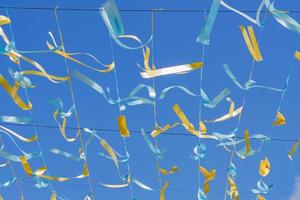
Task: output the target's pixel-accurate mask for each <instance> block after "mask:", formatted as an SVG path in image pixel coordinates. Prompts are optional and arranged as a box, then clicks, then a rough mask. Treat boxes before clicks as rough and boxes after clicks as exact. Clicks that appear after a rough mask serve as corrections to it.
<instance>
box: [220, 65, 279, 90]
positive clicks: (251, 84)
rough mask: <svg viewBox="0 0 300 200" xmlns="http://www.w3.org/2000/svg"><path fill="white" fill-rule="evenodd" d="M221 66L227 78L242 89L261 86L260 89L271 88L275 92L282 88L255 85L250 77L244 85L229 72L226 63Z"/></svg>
mask: <svg viewBox="0 0 300 200" xmlns="http://www.w3.org/2000/svg"><path fill="white" fill-rule="evenodd" d="M223 67H224V70H225V72H226V74H227V75H228V76H229V78H230V79H231V80H232V81H233V82H234V83H235V84H236V85H237V86H238V87H239V88H241V89H242V90H249V89H251V88H262V89H267V90H272V91H275V92H282V89H278V88H273V87H268V86H263V85H257V84H256V82H255V81H254V80H252V79H250V80H248V81H247V82H246V83H245V84H244V85H241V84H240V82H239V81H238V80H237V78H236V77H235V75H234V74H233V73H232V72H231V70H230V68H229V66H228V65H227V64H223Z"/></svg>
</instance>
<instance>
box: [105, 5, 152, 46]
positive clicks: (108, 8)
mask: <svg viewBox="0 0 300 200" xmlns="http://www.w3.org/2000/svg"><path fill="white" fill-rule="evenodd" d="M100 15H101V17H102V19H103V21H104V23H105V25H106V28H107V29H108V31H109V33H110V35H111V36H112V38H113V39H114V41H115V42H116V43H117V44H118V45H119V46H120V47H123V48H125V49H131V50H134V49H141V48H144V47H145V46H146V45H147V44H149V43H150V42H151V40H152V35H151V37H150V39H149V40H148V41H147V42H146V43H145V44H143V43H142V41H141V40H140V39H139V38H138V37H137V36H135V35H127V34H125V30H124V26H123V22H122V18H121V15H120V13H119V10H118V7H117V5H116V3H115V1H114V0H108V1H107V2H106V3H104V4H103V5H102V7H101V8H100ZM122 38H127V39H132V40H134V41H136V42H138V43H139V44H140V45H139V46H136V47H130V46H128V45H125V44H124V43H122V42H121V41H120V39H122Z"/></svg>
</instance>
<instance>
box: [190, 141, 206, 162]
mask: <svg viewBox="0 0 300 200" xmlns="http://www.w3.org/2000/svg"><path fill="white" fill-rule="evenodd" d="M193 152H194V155H192V156H191V158H192V159H193V160H200V161H201V162H204V161H206V159H205V156H206V146H205V145H204V144H202V143H199V144H197V145H196V146H195V147H194V150H193Z"/></svg>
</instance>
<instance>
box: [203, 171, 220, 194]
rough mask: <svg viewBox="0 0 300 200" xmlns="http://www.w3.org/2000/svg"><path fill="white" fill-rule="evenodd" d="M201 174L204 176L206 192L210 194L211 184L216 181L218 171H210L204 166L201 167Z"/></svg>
mask: <svg viewBox="0 0 300 200" xmlns="http://www.w3.org/2000/svg"><path fill="white" fill-rule="evenodd" d="M199 170H200V172H201V173H202V174H203V176H204V178H205V181H204V192H205V194H207V193H209V191H210V187H209V182H210V181H212V180H214V179H215V178H216V170H210V171H208V170H207V169H205V168H204V167H202V166H199Z"/></svg>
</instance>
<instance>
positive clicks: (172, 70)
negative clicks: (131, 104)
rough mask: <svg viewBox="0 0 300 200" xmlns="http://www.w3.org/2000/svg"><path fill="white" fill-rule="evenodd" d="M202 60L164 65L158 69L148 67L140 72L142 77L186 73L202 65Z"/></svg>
mask: <svg viewBox="0 0 300 200" xmlns="http://www.w3.org/2000/svg"><path fill="white" fill-rule="evenodd" d="M203 65H204V64H203V63H202V62H194V63H190V64H183V65H176V66H172V67H164V68H160V69H150V70H145V71H143V72H141V73H140V74H141V76H142V78H145V79H147V78H155V77H158V76H165V75H170V74H183V73H188V72H190V71H193V70H196V69H200V68H201V67H203Z"/></svg>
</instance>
